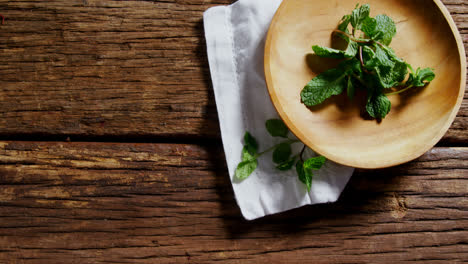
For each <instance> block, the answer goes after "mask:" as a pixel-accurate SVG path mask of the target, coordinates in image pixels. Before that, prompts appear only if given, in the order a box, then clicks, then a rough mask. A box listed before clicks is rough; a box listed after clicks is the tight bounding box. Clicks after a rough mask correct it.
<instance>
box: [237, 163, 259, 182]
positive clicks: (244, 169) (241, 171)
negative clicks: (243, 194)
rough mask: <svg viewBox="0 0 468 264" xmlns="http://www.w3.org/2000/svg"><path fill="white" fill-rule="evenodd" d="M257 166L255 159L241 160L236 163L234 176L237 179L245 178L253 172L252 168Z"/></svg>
mask: <svg viewBox="0 0 468 264" xmlns="http://www.w3.org/2000/svg"><path fill="white" fill-rule="evenodd" d="M257 166H258V161H257V160H256V159H255V160H248V161H243V162H241V163H239V165H237V169H236V177H237V178H238V179H239V180H245V179H247V177H249V176H250V174H252V172H254V170H255V169H256V168H257Z"/></svg>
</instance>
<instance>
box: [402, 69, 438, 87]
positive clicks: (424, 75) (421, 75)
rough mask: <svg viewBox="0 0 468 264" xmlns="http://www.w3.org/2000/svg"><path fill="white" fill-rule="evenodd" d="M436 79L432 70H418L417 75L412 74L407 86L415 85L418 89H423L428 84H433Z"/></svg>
mask: <svg viewBox="0 0 468 264" xmlns="http://www.w3.org/2000/svg"><path fill="white" fill-rule="evenodd" d="M434 78H435V73H434V71H433V70H432V69H431V68H425V69H420V68H418V69H417V70H416V73H411V74H410V76H409V78H408V81H407V82H406V84H407V85H413V86H416V87H423V86H424V85H426V84H427V83H429V82H431V81H432V80H434Z"/></svg>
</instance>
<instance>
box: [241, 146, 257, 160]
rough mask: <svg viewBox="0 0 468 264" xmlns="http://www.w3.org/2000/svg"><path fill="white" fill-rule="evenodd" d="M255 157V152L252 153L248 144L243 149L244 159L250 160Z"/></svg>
mask: <svg viewBox="0 0 468 264" xmlns="http://www.w3.org/2000/svg"><path fill="white" fill-rule="evenodd" d="M254 159H255V153H253V154H252V153H251V152H250V151H249V149H248V148H247V146H244V148H243V149H242V161H249V160H254Z"/></svg>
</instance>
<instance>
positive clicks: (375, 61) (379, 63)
mask: <svg viewBox="0 0 468 264" xmlns="http://www.w3.org/2000/svg"><path fill="white" fill-rule="evenodd" d="M374 48H375V53H374V54H373V57H371V58H370V59H368V60H367V61H366V62H365V66H366V68H367V69H369V70H372V69H374V68H376V67H388V68H393V66H394V65H395V63H394V62H393V61H392V59H391V58H390V57H389V56H388V54H387V52H386V51H385V50H384V49H382V48H381V47H380V45H377V44H376V45H375V46H374Z"/></svg>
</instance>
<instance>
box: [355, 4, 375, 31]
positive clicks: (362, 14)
mask: <svg viewBox="0 0 468 264" xmlns="http://www.w3.org/2000/svg"><path fill="white" fill-rule="evenodd" d="M369 13H370V6H369V5H368V4H365V5H362V6H361V7H358V8H356V9H354V10H353V11H352V12H351V21H350V22H351V25H352V26H353V27H354V28H355V29H360V28H361V23H362V22H363V21H364V20H365V19H366V18H368V17H369Z"/></svg>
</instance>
